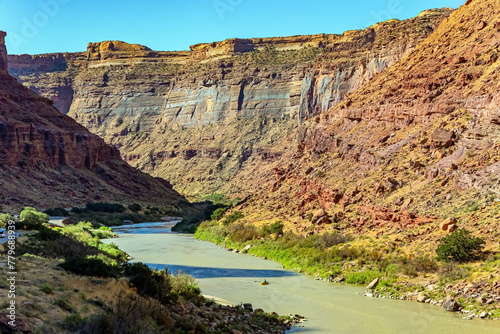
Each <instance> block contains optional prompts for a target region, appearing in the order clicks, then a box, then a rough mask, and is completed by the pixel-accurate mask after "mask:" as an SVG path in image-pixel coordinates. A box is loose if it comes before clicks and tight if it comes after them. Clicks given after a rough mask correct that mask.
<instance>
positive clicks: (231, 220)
mask: <svg viewBox="0 0 500 334" xmlns="http://www.w3.org/2000/svg"><path fill="white" fill-rule="evenodd" d="M243 217H245V215H243V213H242V212H241V211H235V212H233V213H231V214H230V215H229V216H227V217H226V219H224V220H223V221H222V224H223V225H224V226H227V225H229V224H232V223H234V222H235V221H237V220H238V219H241V218H243Z"/></svg>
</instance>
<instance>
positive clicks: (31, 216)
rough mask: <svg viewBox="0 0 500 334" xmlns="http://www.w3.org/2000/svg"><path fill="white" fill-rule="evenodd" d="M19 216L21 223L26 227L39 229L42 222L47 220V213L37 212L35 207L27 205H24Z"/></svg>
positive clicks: (44, 222)
mask: <svg viewBox="0 0 500 334" xmlns="http://www.w3.org/2000/svg"><path fill="white" fill-rule="evenodd" d="M20 218H21V221H22V224H23V225H25V226H26V227H27V228H28V229H39V228H40V227H41V226H42V224H46V223H48V222H49V216H48V215H47V214H45V213H43V212H39V211H37V210H36V209H35V208H32V207H29V206H27V207H25V208H24V209H23V211H21V215H20Z"/></svg>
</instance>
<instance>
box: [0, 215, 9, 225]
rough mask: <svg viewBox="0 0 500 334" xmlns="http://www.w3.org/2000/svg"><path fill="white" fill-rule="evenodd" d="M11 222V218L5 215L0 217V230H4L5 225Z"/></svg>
mask: <svg viewBox="0 0 500 334" xmlns="http://www.w3.org/2000/svg"><path fill="white" fill-rule="evenodd" d="M10 220H12V216H11V215H8V214H6V213H4V214H2V215H0V228H4V227H5V225H7V223H8V222H9V221H10Z"/></svg>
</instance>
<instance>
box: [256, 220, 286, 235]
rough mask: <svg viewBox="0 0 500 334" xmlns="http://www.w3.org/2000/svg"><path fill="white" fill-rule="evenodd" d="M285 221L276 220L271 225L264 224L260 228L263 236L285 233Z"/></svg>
mask: <svg viewBox="0 0 500 334" xmlns="http://www.w3.org/2000/svg"><path fill="white" fill-rule="evenodd" d="M283 227H284V225H283V223H282V222H281V220H276V221H275V222H274V223H272V224H271V225H267V224H266V225H263V226H262V227H261V228H260V233H259V234H260V236H262V237H266V236H268V235H270V234H276V235H278V234H283Z"/></svg>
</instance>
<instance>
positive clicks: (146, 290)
mask: <svg viewBox="0 0 500 334" xmlns="http://www.w3.org/2000/svg"><path fill="white" fill-rule="evenodd" d="M123 268H124V275H125V276H127V277H129V279H130V283H132V284H133V285H134V286H135V287H136V288H137V292H138V293H139V294H141V295H143V296H149V297H152V298H155V299H158V300H159V301H160V302H162V303H168V302H169V301H170V300H171V299H172V294H171V291H172V285H171V282H170V277H169V275H168V273H167V270H166V269H164V270H161V271H159V270H156V269H155V270H151V269H150V268H149V267H148V266H147V265H145V264H144V263H140V262H138V263H126V264H125V265H124V266H123Z"/></svg>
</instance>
